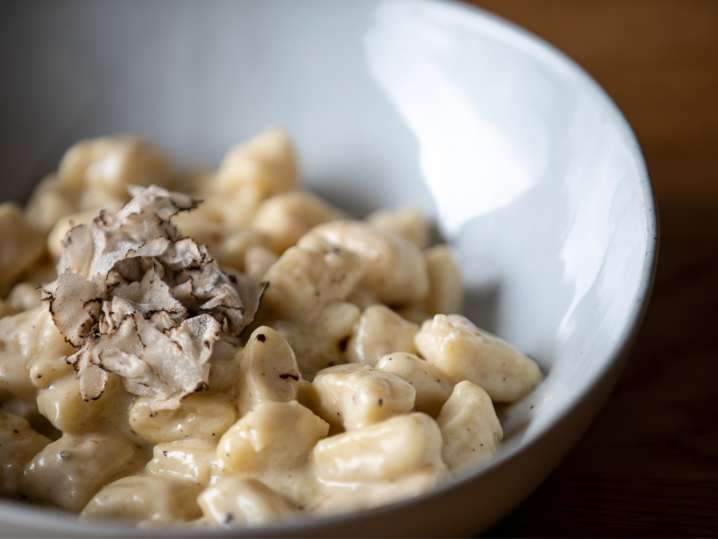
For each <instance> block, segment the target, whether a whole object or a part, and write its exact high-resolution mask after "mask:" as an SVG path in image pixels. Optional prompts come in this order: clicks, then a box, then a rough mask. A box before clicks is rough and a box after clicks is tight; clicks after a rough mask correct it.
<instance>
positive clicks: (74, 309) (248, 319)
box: [0, 129, 542, 528]
mask: <svg viewBox="0 0 718 539" xmlns="http://www.w3.org/2000/svg"><path fill="white" fill-rule="evenodd" d="M435 235H436V234H435V233H434V230H433V224H432V223H431V221H430V219H429V217H428V216H427V215H425V214H423V213H422V212H421V211H419V210H416V209H413V208H405V207H397V208H389V209H378V210H377V211H375V212H373V213H371V214H369V215H368V216H365V217H364V218H363V219H362V218H357V217H355V216H351V215H350V213H349V212H348V211H346V210H344V209H342V208H338V207H335V206H334V205H333V204H332V203H331V202H329V201H326V200H324V199H322V198H321V197H319V196H317V195H316V194H313V193H311V192H310V191H308V190H305V189H303V188H302V185H301V183H300V169H299V160H298V157H297V152H296V150H295V148H294V144H293V143H292V141H291V139H290V138H289V136H288V135H287V134H286V133H285V132H283V131H281V130H279V129H270V130H268V131H265V132H264V133H261V134H259V135H258V136H257V137H255V138H253V139H251V140H249V141H246V142H243V143H240V144H238V145H236V146H234V147H232V148H231V149H230V150H229V151H228V152H227V153H226V155H225V156H224V158H223V159H222V161H221V163H220V164H219V166H218V168H217V169H216V170H201V171H186V170H176V169H175V167H174V166H173V164H172V162H171V160H170V158H169V156H168V155H167V154H166V153H165V152H164V151H163V150H161V149H160V148H159V147H157V146H155V145H154V144H152V143H150V142H148V141H145V140H142V139H141V138H138V137H132V136H116V137H103V138H98V139H91V140H84V141H81V142H79V143H78V144H76V145H75V146H73V147H72V148H70V149H69V150H68V151H67V152H66V154H65V155H64V157H63V158H62V160H61V161H60V163H59V165H58V168H57V170H56V171H55V172H53V173H52V174H50V175H48V176H47V177H46V178H44V179H42V181H40V183H39V184H38V186H37V187H36V189H35V191H34V193H33V194H32V196H31V197H30V200H29V202H28V204H27V207H26V208H24V209H22V208H20V207H19V206H17V205H16V204H13V203H5V204H0V459H1V460H2V466H1V467H0V493H2V495H4V496H7V497H12V498H22V499H26V500H28V501H29V502H36V503H41V504H51V505H54V506H56V507H58V508H61V509H63V510H66V511H71V512H75V513H77V514H78V515H79V517H80V518H82V519H88V520H102V519H112V520H117V521H124V522H125V523H128V524H131V525H136V526H140V527H157V526H185V527H192V528H198V527H222V528H242V527H257V526H262V525H268V524H274V523H278V522H285V521H287V520H294V519H299V518H306V517H309V516H312V515H324V514H332V513H338V512H344V511H350V510H358V509H364V508H371V507H376V506H378V505H381V504H385V503H388V502H390V501H393V500H397V499H401V498H407V497H413V496H417V495H419V494H421V493H423V492H426V491H428V490H431V489H432V488H434V487H435V486H436V485H437V484H439V483H440V482H442V481H446V480H448V479H450V478H451V477H453V476H455V475H456V474H461V473H466V472H467V470H472V469H475V468H476V467H477V466H480V465H482V464H485V463H487V462H490V460H491V458H492V457H493V456H494V455H495V454H496V453H497V451H499V450H500V444H501V441H502V438H503V436H504V432H503V428H502V425H501V418H500V414H497V412H496V409H495V404H496V403H513V402H516V401H518V400H519V399H522V398H524V397H526V395H527V394H529V393H530V392H531V390H532V389H533V388H534V387H535V386H536V385H537V384H538V383H539V382H540V381H541V379H542V374H541V371H540V369H539V367H538V365H537V364H536V363H535V362H534V361H533V360H531V359H530V358H528V357H527V356H526V355H524V354H522V353H521V352H519V351H518V350H517V349H515V348H513V347H512V346H510V345H509V344H507V343H505V342H504V341H502V340H500V339H499V338H498V337H495V336H493V335H491V334H489V333H488V332H486V331H484V330H481V329H479V328H477V327H476V326H475V325H474V324H473V323H472V322H471V321H469V320H468V319H467V318H464V317H463V316H462V315H461V314H460V313H461V310H462V306H463V296H464V290H463V283H462V275H461V271H460V267H459V261H458V259H457V257H456V255H455V253H454V252H453V250H452V248H451V246H450V245H449V244H435V245H432V241H433V238H434V236H435Z"/></svg>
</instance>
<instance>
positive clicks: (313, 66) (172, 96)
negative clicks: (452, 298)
mask: <svg viewBox="0 0 718 539" xmlns="http://www.w3.org/2000/svg"><path fill="white" fill-rule="evenodd" d="M3 10H4V11H3V16H2V18H0V69H1V72H2V73H3V82H2V84H1V85H0V118H2V123H0V156H1V157H2V164H3V171H2V177H3V180H2V185H1V188H2V197H3V198H11V197H22V196H23V195H25V194H27V193H28V192H29V190H30V188H31V186H32V184H33V182H35V181H37V180H38V179H39V178H40V176H41V175H42V174H44V173H46V172H48V171H50V170H52V169H53V167H54V166H55V164H56V162H57V160H58V158H59V156H60V155H61V152H62V151H63V150H64V149H65V148H66V147H67V146H69V145H70V144H72V143H73V142H75V141H76V140H77V139H80V138H83V137H90V136H94V135H100V134H105V133H117V132H127V133H139V134H142V135H145V136H147V137H150V138H151V139H154V140H156V141H158V142H159V143H160V144H162V145H164V146H165V147H166V148H167V149H168V150H170V151H171V152H172V153H173V154H174V155H175V156H177V157H178V158H179V159H181V161H182V162H183V163H197V162H199V163H206V164H214V163H217V161H218V159H219V157H220V155H221V153H222V152H223V150H224V149H226V148H227V147H228V146H229V145H230V144H232V143H235V142H237V141H239V140H242V139H244V138H246V137H248V136H250V135H251V134H253V133H255V132H257V131H259V130H261V129H263V128H264V127H266V126H268V125H282V126H285V127H286V128H288V130H289V131H290V132H291V133H292V134H293V135H294V136H295V137H296V140H297V141H298V144H299V147H300V150H301V155H302V156H303V158H304V170H305V176H306V182H307V183H308V184H309V185H310V186H311V187H312V188H314V189H316V190H317V191H319V192H320V193H321V194H324V195H326V196H328V197H329V198H331V199H333V200H334V201H335V202H337V203H340V204H344V205H348V206H349V207H351V208H352V209H353V210H355V211H357V212H363V211H366V210H369V209H371V208H375V207H378V206H391V205H415V206H419V207H421V208H423V209H425V210H427V211H429V212H431V213H432V214H433V215H435V216H436V220H437V223H438V225H439V228H440V229H441V231H442V233H443V234H444V235H445V236H446V237H447V238H448V239H449V240H450V241H451V242H452V243H453V245H454V246H455V247H456V248H457V249H458V251H459V253H460V256H461V261H462V265H463V269H464V272H465V274H466V277H467V285H468V298H469V307H468V314H469V315H470V316H472V317H473V318H474V320H475V321H476V322H478V323H479V324H481V325H484V326H485V327H487V328H488V329H490V330H493V331H495V332H497V333H498V334H499V335H500V336H502V337H504V338H506V339H508V340H509V341H511V342H513V343H516V344H517V345H518V346H519V347H520V348H521V349H523V350H524V351H526V352H527V353H528V354H530V355H531V356H533V357H534V358H536V359H537V360H538V361H539V362H540V364H541V366H542V368H543V369H544V371H545V372H546V380H545V382H544V383H543V384H542V385H541V386H540V387H539V388H538V389H537V390H536V391H534V392H533V393H532V394H531V395H529V396H528V397H527V398H526V399H524V400H523V401H522V402H520V403H518V404H516V405H515V406H512V407H510V408H507V409H506V410H504V411H503V418H504V421H505V426H506V431H507V434H508V436H507V440H506V444H505V445H504V447H503V448H502V450H501V452H500V453H499V455H498V456H497V457H496V458H495V459H494V460H493V461H492V462H491V463H489V464H488V465H486V466H485V467H484V468H483V469H480V470H476V471H473V472H472V473H470V474H467V475H465V476H463V477H460V478H457V479H456V480H454V481H452V482H450V483H447V484H446V485H444V486H443V487H441V488H440V489H437V490H436V491H434V492H431V493H429V494H427V495H424V496H421V497H419V498H417V499H413V500H408V501H404V502H401V503H396V504H394V505H390V506H386V507H382V508H378V509H376V510H372V511H367V512H362V513H356V514H350V515H344V516H337V517H333V518H325V519H317V520H306V521H302V522H297V523H295V524H287V525H285V526H278V527H273V528H268V529H261V530H253V531H252V532H251V534H252V535H255V536H256V535H265V534H267V535H277V534H297V535H338V534H350V535H372V534H379V535H391V534H411V535H427V534H431V535H444V536H449V535H458V534H461V535H466V534H473V533H475V532H477V531H479V530H480V529H484V528H485V527H486V526H488V525H490V524H491V523H493V522H494V521H496V520H497V519H498V518H499V517H501V516H502V515H504V514H505V513H506V512H508V511H509V510H510V509H511V508H512V507H513V506H515V505H516V504H517V503H518V502H519V501H520V500H521V499H522V498H523V497H525V496H526V495H527V494H528V493H529V492H530V491H531V490H532V489H533V488H534V487H536V485H537V484H538V483H539V482H540V481H541V480H542V479H543V478H544V477H545V476H546V475H547V474H548V473H549V471H550V470H551V469H552V468H553V467H554V466H555V465H556V464H557V462H558V461H559V459H560V458H561V457H562V456H563V455H564V454H565V453H566V451H568V449H569V448H570V447H571V445H572V444H573V443H574V442H575V440H576V439H577V438H578V436H579V435H580V434H581V433H582V432H583V430H584V429H585V428H586V427H587V425H588V423H589V421H590V420H591V418H592V417H593V415H594V414H595V413H596V411H597V409H598V407H599V406H600V404H601V402H602V401H603V400H604V398H605V397H606V396H607V394H608V393H609V391H610V389H611V387H612V385H613V383H614V381H615V380H616V377H617V375H618V373H619V371H620V367H621V363H622V359H623V358H624V357H625V352H626V349H627V346H628V344H629V342H630V340H631V337H632V336H633V335H634V334H635V331H636V328H637V326H638V324H639V321H640V319H641V314H642V312H643V309H644V307H645V305H646V301H647V297H648V293H649V289H650V284H651V277H652V272H653V267H654V262H655V255H656V217H655V211H654V205H653V199H652V194H651V187H650V183H649V179H648V176H647V174H646V168H645V165H644V162H643V159H642V157H641V152H640V148H639V147H638V144H637V143H636V140H635V138H634V136H633V134H632V132H631V130H630V128H629V127H628V125H627V123H626V121H625V120H624V118H623V117H622V116H621V114H620V112H619V111H618V109H617V108H616V106H615V105H614V104H613V103H612V102H611V100H610V99H609V98H608V97H607V95H606V94H605V93H604V92H603V91H602V90H601V89H600V88H599V87H598V86H597V84H596V83H595V82H594V81H593V80H591V78H590V77H589V76H587V75H586V73H584V72H583V71H582V70H581V69H580V68H579V67H577V66H576V65H575V64H574V63H573V62H571V61H570V60H569V59H568V58H566V57H565V56H564V55H562V54H561V53H560V52H558V51H556V50H555V49H553V48H552V47H551V46H549V45H547V44H546V43H544V42H542V41H540V40H539V39H537V38H535V37H534V36H531V35H529V34H527V33H526V32H524V31H523V30H521V29H518V28H516V27H514V26H512V25H510V24H508V23H506V22H504V21H502V20H499V19H497V18H495V17H493V16H491V15H489V14H486V13H482V12H480V11H477V10H474V9H471V8H467V7H464V6H463V5H459V4H454V3H446V2H436V1H416V0H363V1H351V2H350V1H346V2H336V1H333V0H324V1H323V0H313V1H302V2H293V1H286V2H268V1H261V0H256V1H245V2H232V1H215V2H191V1H172V2H170V1H154V2H90V1H87V2H85V1H71V2H53V3H50V2H47V3H43V4H41V5H39V6H38V5H36V4H34V3H29V2H25V3H23V2H17V3H10V4H8V5H7V6H5V7H4V8H3ZM606 458H610V456H608V455H607V456H606ZM0 526H2V528H1V529H2V531H4V532H9V533H15V534H17V533H19V532H20V531H21V530H24V531H34V532H36V533H41V534H47V533H48V532H52V533H53V534H58V533H68V534H72V533H81V532H86V533H92V534H98V533H102V532H107V533H111V532H117V531H118V529H117V528H108V527H102V526H97V525H88V524H85V523H77V522H76V521H75V520H74V519H73V518H68V517H66V516H64V515H61V514H59V513H56V512H51V511H48V510H44V509H38V508H33V507H29V506H24V505H18V504H12V503H5V502H3V503H1V504H0ZM123 533H124V532H123ZM127 533H131V532H129V531H128V532H127ZM141 533H142V534H144V535H146V534H147V533H148V532H147V531H143V532H141ZM158 533H169V534H171V535H179V534H180V533H181V532H180V533H178V532H177V531H176V530H175V531H172V532H158ZM190 533H191V532H190ZM233 533H236V534H237V535H242V533H243V532H241V531H237V532H233Z"/></svg>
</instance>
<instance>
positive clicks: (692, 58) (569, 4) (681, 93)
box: [474, 0, 718, 537]
mask: <svg viewBox="0 0 718 539" xmlns="http://www.w3.org/2000/svg"><path fill="white" fill-rule="evenodd" d="M474 3H475V4H477V5H480V6H482V7H485V8H487V9H489V10H491V11H493V12H495V13H497V14H499V15H502V16H504V17H506V18H508V19H510V20H512V21H514V22H516V23H518V24H520V25H522V26H524V27H526V28H528V29H529V30H532V31H533V32H535V33H537V34H539V35H540V36H542V37H544V38H545V39H547V40H548V41H550V42H551V43H553V44H554V45H556V46H558V47H559V48H561V49H562V50H564V51H565V52H567V53H568V54H569V55H570V56H572V57H573V58H574V59H576V60H577V61H578V62H579V63H580V64H582V65H583V66H584V67H585V68H586V69H587V70H588V71H589V72H590V73H591V74H592V75H593V76H594V77H595V78H596V79H597V80H598V81H599V82H600V83H601V84H602V85H603V86H604V88H606V89H607V90H608V92H609V93H610V94H611V95H612V97H613V98H614V99H615V100H616V102H617V103H618V105H619V106H620V107H621V108H622V109H623V111H624V113H625V114H626V116H627V118H628V119H629V121H630V122H631V124H632V125H633V126H634V128H635V130H636V132H637V134H638V137H639V139H640V141H641V144H642V147H643V149H644V152H645V155H646V159H647V161H648V166H649V169H650V172H651V176H652V179H653V183H654V188H655V191H656V197H657V200H658V207H659V212H660V225H661V251H660V257H659V263H658V273H657V276H656V283H655V289H654V294H653V299H652V302H651V305H650V307H649V310H648V314H647V317H646V321H645V325H644V327H643V329H642V331H641V333H640V335H639V338H638V340H637V343H636V347H635V349H634V351H633V353H632V355H631V358H630V360H629V364H628V366H627V368H626V371H625V372H624V375H623V377H622V379H621V381H620V383H619V385H618V387H617V388H616V390H615V392H614V394H613V396H612V397H611V399H610V400H609V402H608V404H607V406H606V407H605V409H604V410H603V411H602V413H601V414H600V416H599V417H598V419H597V420H596V422H595V423H594V425H593V426H592V428H591V429H590V430H589V432H588V433H587V434H586V435H585V436H584V438H583V439H582V441H581V442H580V443H579V445H578V446H577V447H576V448H575V450H574V451H573V452H572V453H571V454H570V455H569V457H568V458H567V459H566V460H565V461H564V462H563V463H562V464H561V465H560V467H559V468H558V469H557V470H556V472H555V473H553V474H552V475H551V477H550V478H549V479H548V480H547V481H546V482H545V483H544V484H543V485H542V486H541V487H539V489H538V490H537V491H536V492H535V493H534V495H532V496H531V497H530V498H529V499H528V500H526V502H525V503H523V504H522V505H521V506H520V507H519V508H518V509H517V510H515V511H514V512H513V513H512V514H510V515H509V516H508V517H506V518H505V519H504V520H503V521H502V522H501V523H500V524H499V525H498V526H496V527H495V528H494V529H493V530H490V531H489V534H490V535H498V536H574V537H579V536H592V537H603V536H610V537H616V536H624V537H668V536H716V535H718V344H717V343H718V1H714V0H580V1H579V0H476V1H475V2H474Z"/></svg>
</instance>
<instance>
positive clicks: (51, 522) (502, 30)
mask: <svg viewBox="0 0 718 539" xmlns="http://www.w3.org/2000/svg"><path fill="white" fill-rule="evenodd" d="M411 1H413V2H415V3H417V4H426V5H431V6H433V7H435V8H440V9H444V10H447V11H454V12H455V13H454V14H459V15H462V16H466V17H472V18H474V19H475V21H476V22H479V21H481V22H482V23H483V24H485V25H486V26H485V28H482V30H490V31H493V32H495V33H496V34H497V35H499V34H500V35H501V36H502V37H504V38H505V39H506V40H507V41H510V42H511V43H512V44H513V45H515V46H521V47H523V48H524V49H527V50H533V51H532V52H534V53H542V54H543V56H544V58H547V59H549V61H550V62H553V64H554V65H556V66H562V67H564V68H566V69H568V70H569V71H571V72H572V73H573V74H574V75H575V76H576V77H577V78H578V80H579V82H580V83H581V84H582V85H584V86H585V87H586V88H587V89H590V90H592V91H593V92H594V93H595V94H596V96H597V97H598V99H600V100H602V101H603V102H604V104H605V105H606V106H607V110H608V112H609V114H610V115H612V116H613V118H612V120H613V121H614V122H615V123H616V125H617V126H618V127H619V129H620V130H622V131H623V135H624V136H625V139H626V140H627V141H628V144H629V147H630V149H631V151H632V153H633V154H634V156H635V158H636V161H637V163H638V164H639V170H638V182H639V184H640V187H641V189H642V191H643V193H642V194H643V195H644V196H643V198H644V201H645V206H644V208H643V210H644V212H645V214H646V221H647V237H648V242H647V245H646V252H645V253H644V257H643V267H642V273H641V277H640V283H639V286H638V289H637V292H636V301H635V302H634V303H633V305H632V310H631V312H630V316H629V322H628V323H627V324H626V325H625V326H624V328H623V331H622V332H621V334H620V336H619V338H618V339H617V341H616V344H615V345H614V347H613V349H612V350H611V352H610V353H609V354H607V360H606V361H605V362H604V363H603V365H601V366H600V368H599V370H598V371H597V373H596V374H595V376H594V378H593V379H592V380H590V381H589V383H588V385H587V386H586V388H585V389H584V390H583V391H582V392H581V393H579V394H577V395H575V396H574V397H573V398H572V399H570V400H569V401H568V402H567V403H566V405H565V407H564V409H563V410H562V411H561V412H560V413H558V414H557V415H556V416H555V417H554V418H553V419H552V420H550V421H548V422H547V424H546V425H545V426H544V427H543V428H542V429H539V430H537V431H536V432H534V433H532V436H531V438H530V439H529V440H527V442H526V443H522V444H517V445H516V446H513V447H511V448H508V449H507V450H506V451H504V452H502V453H501V454H499V455H497V456H496V457H495V458H493V459H491V460H490V461H489V462H487V463H486V464H485V465H481V466H478V467H476V468H474V469H472V470H469V471H467V472H465V473H463V474H460V475H458V476H456V477H453V478H450V479H449V480H447V481H445V482H443V483H442V484H439V485H437V486H436V487H434V488H432V489H431V490H430V491H427V492H425V493H422V494H419V495H417V496H415V497H412V498H407V499H402V500H397V501H394V502H390V503H387V504H383V505H381V506H378V507H375V508H371V509H363V510H358V511H349V512H346V513H338V514H333V515H325V516H307V517H305V518H300V519H297V520H292V521H287V522H285V523H279V524H270V525H267V526H261V527H254V528H228V529H225V528H204V527H202V528H176V527H167V528H152V529H146V528H145V529H140V528H137V527H134V526H132V525H127V524H125V523H122V522H118V521H112V520H109V521H98V522H90V521H80V520H78V518H77V516H76V515H75V514H73V513H68V512H65V511H62V510H59V509H56V508H49V507H45V506H38V505H31V504H27V503H23V502H20V501H15V500H3V499H0V523H5V524H10V525H12V526H17V527H18V528H19V529H22V528H26V526H27V523H28V522H32V523H34V525H33V526H32V528H33V529H36V530H40V529H43V528H44V529H47V530H53V531H55V532H59V533H79V534H93V535H98V536H125V537H131V536H136V537H144V536H152V537H191V536H197V535H198V534H201V535H203V536H206V535H211V536H217V537H222V536H232V537H249V536H252V537H269V536H282V535H295V534H303V533H307V532H311V531H312V530H317V529H321V528H325V527H328V526H336V525H341V524H344V525H346V524H350V523H352V522H355V521H361V520H363V519H365V518H367V517H381V516H382V515H388V514H391V513H394V512H395V511H401V510H402V509H404V508H407V507H410V506H412V505H414V504H419V503H423V502H427V501H429V500H431V499H434V498H438V497H441V496H443V495H445V494H447V493H449V492H452V491H455V490H458V489H460V488H461V487H463V486H465V485H467V484H468V483H471V482H472V481H474V480H475V479H477V478H478V477H479V476H481V475H483V474H485V473H486V472H487V471H489V470H491V469H495V468H498V467H499V466H510V465H511V463H512V462H513V461H515V460H517V459H519V458H520V457H521V456H523V455H524V454H525V453H527V452H528V451H530V450H531V448H532V447H534V446H535V445H537V444H538V443H539V442H540V441H541V440H543V439H545V438H546V437H547V436H549V435H550V434H551V433H552V432H554V431H556V430H558V428H559V427H560V425H561V424H563V423H564V422H565V421H567V420H568V419H569V418H570V416H572V415H573V412H574V411H575V410H576V408H577V406H578V405H579V404H580V403H581V402H583V401H584V400H586V399H587V397H588V396H589V395H591V394H592V393H594V392H595V390H596V389H597V388H598V387H599V386H600V385H601V384H602V383H603V382H604V379H605V378H607V376H608V374H609V371H610V370H611V369H612V368H613V367H616V366H617V365H618V364H619V363H621V360H622V359H625V357H626V355H627V352H628V350H629V349H630V347H631V344H632V343H633V341H634V339H635V337H636V334H637V332H638V330H639V328H640V326H641V323H642V321H643V319H644V317H645V314H646V310H647V307H648V304H649V299H650V295H651V291H652V287H653V282H654V279H655V273H656V266H657V262H658V251H659V221H658V209H657V205H656V198H655V191H654V188H653V185H652V183H651V179H650V176H649V172H648V168H647V166H646V161H645V157H644V154H643V151H642V149H641V147H640V144H639V142H638V139H637V137H636V135H635V133H634V131H633V129H632V128H631V126H630V124H629V122H628V120H627V119H626V117H625V115H624V113H623V112H622V111H621V109H620V108H619V107H618V105H617V104H616V103H615V102H614V100H613V99H612V98H611V96H610V95H609V94H608V92H607V91H606V90H605V89H604V88H603V87H602V86H601V85H600V84H599V83H598V82H597V81H596V80H595V79H594V78H593V77H592V76H591V75H590V74H589V73H588V72H587V71H586V70H585V69H584V68H583V67H582V66H581V65H580V64H578V62H576V61H575V60H573V59H572V58H571V57H570V56H568V55H567V54H566V53H564V52H563V51H561V50H560V49H558V48H556V47H555V46H554V45H552V44H551V43H549V42H548V41H546V40H544V39H543V38H541V37H540V36H538V35H536V34H534V33H533V32H531V31H529V30H527V29H526V28H523V27H521V26H519V25H518V24H516V23H513V22H511V21H509V20H508V19H505V18H503V17H501V16H499V15H496V14H495V13H492V12H491V11H489V10H487V9H484V8H481V7H478V6H475V5H472V4H468V3H464V2H462V1H461V0H411ZM618 366H619V367H620V365H618ZM613 384H615V381H614V382H613V383H612V386H613ZM609 389H612V387H610V388H609ZM572 445H573V444H572ZM569 449H570V447H569ZM516 503H518V500H517V502H516Z"/></svg>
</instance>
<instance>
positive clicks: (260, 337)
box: [257, 333, 267, 342]
mask: <svg viewBox="0 0 718 539" xmlns="http://www.w3.org/2000/svg"><path fill="white" fill-rule="evenodd" d="M257 340H258V341H259V342H264V341H266V340H267V336H266V335H265V334H264V333H260V334H259V335H257Z"/></svg>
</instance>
